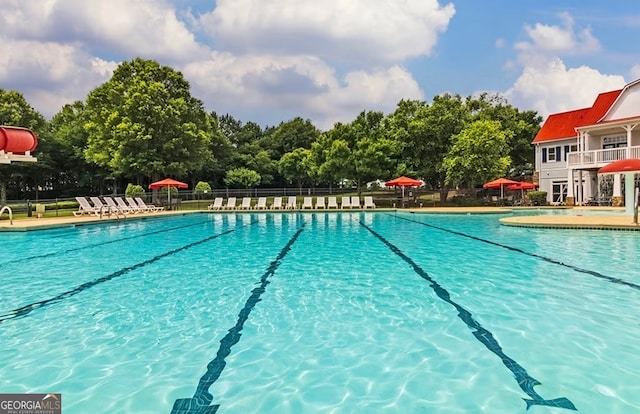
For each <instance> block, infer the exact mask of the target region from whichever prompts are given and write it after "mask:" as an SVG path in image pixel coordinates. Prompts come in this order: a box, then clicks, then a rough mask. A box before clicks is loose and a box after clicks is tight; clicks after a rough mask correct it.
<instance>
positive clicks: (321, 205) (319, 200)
mask: <svg viewBox="0 0 640 414" xmlns="http://www.w3.org/2000/svg"><path fill="white" fill-rule="evenodd" d="M320 208H327V206H326V205H325V204H324V197H317V198H316V209H320Z"/></svg>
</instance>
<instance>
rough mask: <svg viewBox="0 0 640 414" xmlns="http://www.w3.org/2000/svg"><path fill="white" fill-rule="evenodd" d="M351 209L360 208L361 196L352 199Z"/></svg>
mask: <svg viewBox="0 0 640 414" xmlns="http://www.w3.org/2000/svg"><path fill="white" fill-rule="evenodd" d="M351 208H360V197H359V196H353V197H351Z"/></svg>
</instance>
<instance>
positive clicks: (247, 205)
mask: <svg viewBox="0 0 640 414" xmlns="http://www.w3.org/2000/svg"><path fill="white" fill-rule="evenodd" d="M249 209H251V197H243V198H242V203H241V204H240V207H238V210H249Z"/></svg>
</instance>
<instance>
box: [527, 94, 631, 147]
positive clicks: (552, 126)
mask: <svg viewBox="0 0 640 414" xmlns="http://www.w3.org/2000/svg"><path fill="white" fill-rule="evenodd" d="M621 92H622V89H618V90H616V91H610V92H603V93H601V94H599V95H598V97H597V98H596V100H595V102H594V103H593V105H592V106H591V107H590V108H582V109H576V110H573V111H568V112H560V113H557V114H551V115H549V117H548V118H547V120H546V121H545V122H544V124H542V128H540V131H538V134H537V135H536V137H535V138H534V139H533V142H534V143H538V142H543V141H554V140H558V139H567V138H573V137H576V136H577V132H576V130H575V129H576V128H577V127H581V126H586V125H593V124H596V123H598V121H599V120H600V119H602V118H603V117H604V115H605V114H606V113H607V111H609V109H610V108H611V106H612V105H613V104H614V102H615V101H616V99H617V98H618V96H620V93H621Z"/></svg>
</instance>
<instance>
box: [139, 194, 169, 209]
mask: <svg viewBox="0 0 640 414" xmlns="http://www.w3.org/2000/svg"><path fill="white" fill-rule="evenodd" d="M134 200H136V203H138V206H140V208H141V209H143V210H144V209H147V211H153V212H156V211H162V210H164V207H156V206H155V205H153V204H147V203H145V202H144V200H143V199H142V198H140V197H135V198H134Z"/></svg>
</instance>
